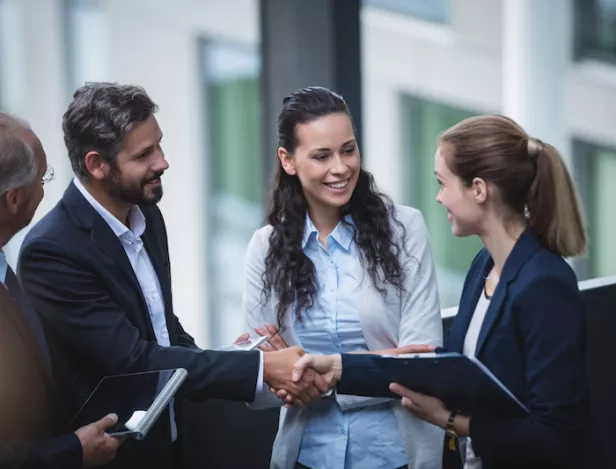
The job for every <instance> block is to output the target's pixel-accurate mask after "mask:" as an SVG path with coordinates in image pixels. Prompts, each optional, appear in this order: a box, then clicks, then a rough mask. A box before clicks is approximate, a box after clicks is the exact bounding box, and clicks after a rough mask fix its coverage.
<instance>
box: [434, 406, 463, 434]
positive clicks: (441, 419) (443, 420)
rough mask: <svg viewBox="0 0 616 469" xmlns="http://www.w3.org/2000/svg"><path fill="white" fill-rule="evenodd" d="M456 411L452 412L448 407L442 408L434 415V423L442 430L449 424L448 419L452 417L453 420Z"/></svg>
mask: <svg viewBox="0 0 616 469" xmlns="http://www.w3.org/2000/svg"><path fill="white" fill-rule="evenodd" d="M457 416H458V415H457V413H456V412H452V411H450V410H449V409H443V410H442V411H441V412H439V413H438V415H437V416H436V419H435V422H434V423H435V424H436V425H437V426H438V427H440V428H442V429H443V430H447V428H448V425H449V424H450V423H449V421H450V419H453V420H454V421H455V419H456V418H457Z"/></svg>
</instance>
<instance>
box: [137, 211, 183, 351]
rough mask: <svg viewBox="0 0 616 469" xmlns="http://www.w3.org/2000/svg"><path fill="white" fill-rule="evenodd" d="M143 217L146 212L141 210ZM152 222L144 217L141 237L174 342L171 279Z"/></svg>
mask: <svg viewBox="0 0 616 469" xmlns="http://www.w3.org/2000/svg"><path fill="white" fill-rule="evenodd" d="M141 210H142V211H143V213H144V215H145V214H146V213H147V210H144V208H142V209H141ZM153 223H154V222H153V220H152V219H151V218H150V217H148V216H147V215H146V228H145V232H144V233H143V235H142V236H141V239H142V240H143V245H144V247H145V250H146V252H147V253H148V257H149V258H150V261H151V262H152V266H153V267H154V272H155V273H156V277H158V283H159V285H160V289H161V293H162V297H163V303H164V305H165V319H166V322H167V330H168V332H169V337H170V339H171V340H172V341H173V342H175V341H176V338H177V331H176V330H175V321H174V320H173V308H172V301H171V278H170V274H169V270H168V267H167V266H166V264H165V257H166V256H165V252H164V246H162V245H161V243H160V241H159V237H158V236H157V233H156V232H155V230H154V229H153V227H152V224H153Z"/></svg>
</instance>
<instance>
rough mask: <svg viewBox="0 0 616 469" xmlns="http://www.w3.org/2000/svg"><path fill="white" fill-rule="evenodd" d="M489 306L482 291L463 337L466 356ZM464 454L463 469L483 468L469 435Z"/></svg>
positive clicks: (470, 354)
mask: <svg viewBox="0 0 616 469" xmlns="http://www.w3.org/2000/svg"><path fill="white" fill-rule="evenodd" d="M489 307H490V299H489V298H488V297H486V295H485V293H484V292H482V293H481V295H479V300H477V306H475V313H474V314H473V318H472V319H471V323H470V324H469V326H468V330H467V331H466V336H465V337H464V347H463V350H462V353H463V354H464V355H466V356H467V357H474V356H475V351H476V348H477V341H478V340H479V333H480V332H481V326H482V325H483V321H484V319H485V318H486V313H487V312H488V308H489ZM465 456H466V457H465V462H464V469H482V468H483V464H482V462H481V458H478V457H477V456H476V455H475V452H474V451H473V442H472V441H471V438H470V437H467V439H466V449H465Z"/></svg>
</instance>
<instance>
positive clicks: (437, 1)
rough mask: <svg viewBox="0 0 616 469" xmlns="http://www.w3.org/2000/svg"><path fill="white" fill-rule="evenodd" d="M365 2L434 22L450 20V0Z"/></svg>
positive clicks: (383, 0)
mask: <svg viewBox="0 0 616 469" xmlns="http://www.w3.org/2000/svg"><path fill="white" fill-rule="evenodd" d="M363 3H364V5H365V6H374V7H377V8H382V9H383V10H389V11H392V12H394V13H400V14H403V15H409V16H415V17H417V18H419V19H422V20H425V21H431V22H433V23H447V22H449V10H450V0H363Z"/></svg>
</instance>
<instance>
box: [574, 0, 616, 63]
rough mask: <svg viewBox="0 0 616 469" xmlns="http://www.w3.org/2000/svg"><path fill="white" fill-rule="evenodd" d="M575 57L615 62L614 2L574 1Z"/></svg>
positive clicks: (615, 17)
mask: <svg viewBox="0 0 616 469" xmlns="http://www.w3.org/2000/svg"><path fill="white" fill-rule="evenodd" d="M575 35H576V41H575V42H576V44H575V49H576V56H577V57H591V58H596V59H599V60H605V61H609V62H614V61H616V0H576V3H575Z"/></svg>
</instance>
